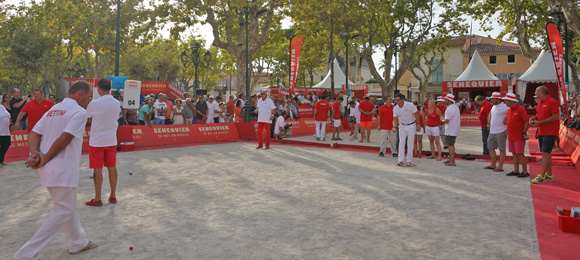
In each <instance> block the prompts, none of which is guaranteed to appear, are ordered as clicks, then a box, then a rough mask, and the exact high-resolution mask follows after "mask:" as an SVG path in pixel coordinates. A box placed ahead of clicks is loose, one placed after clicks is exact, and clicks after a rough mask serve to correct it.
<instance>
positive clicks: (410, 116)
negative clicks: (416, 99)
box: [393, 101, 417, 125]
mask: <svg viewBox="0 0 580 260" xmlns="http://www.w3.org/2000/svg"><path fill="white" fill-rule="evenodd" d="M415 113H417V107H416V106H415V105H413V104H412V103H410V102H407V101H405V103H404V104H403V107H400V106H399V105H395V107H394V108H393V117H397V118H399V124H402V125H410V124H412V123H413V122H415V121H417V118H416V117H415Z"/></svg>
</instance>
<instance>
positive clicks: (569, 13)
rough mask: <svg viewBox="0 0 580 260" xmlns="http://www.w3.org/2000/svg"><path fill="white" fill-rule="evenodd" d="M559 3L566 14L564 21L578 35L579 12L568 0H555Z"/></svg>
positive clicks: (579, 32)
mask: <svg viewBox="0 0 580 260" xmlns="http://www.w3.org/2000/svg"><path fill="white" fill-rule="evenodd" d="M555 1H556V3H558V4H559V5H560V8H561V9H562V12H563V13H564V15H565V16H566V22H567V23H568V26H569V27H570V29H571V30H572V31H574V32H575V33H576V34H578V35H580V14H578V10H576V7H575V6H574V3H573V1H570V0H555Z"/></svg>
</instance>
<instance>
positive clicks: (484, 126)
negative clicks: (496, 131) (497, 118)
mask: <svg viewBox="0 0 580 260" xmlns="http://www.w3.org/2000/svg"><path fill="white" fill-rule="evenodd" d="M475 102H476V103H477V104H478V105H479V106H480V110H479V124H480V126H481V141H483V155H489V150H488V149H487V138H488V137H489V128H488V127H489V122H488V121H487V120H488V116H489V113H491V107H492V106H491V104H490V103H489V102H488V101H487V100H485V97H483V96H481V95H479V96H477V97H475Z"/></svg>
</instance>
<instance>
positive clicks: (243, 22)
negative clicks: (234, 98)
mask: <svg viewBox="0 0 580 260" xmlns="http://www.w3.org/2000/svg"><path fill="white" fill-rule="evenodd" d="M253 1H254V0H253ZM249 5H250V1H249V0H248V1H246V5H245V6H244V7H243V8H237V7H234V8H235V9H236V11H237V12H240V11H242V12H244V19H240V20H239V23H240V25H241V26H243V25H245V26H246V102H244V103H245V105H244V111H245V112H244V122H250V109H252V106H251V105H250V51H249V49H248V43H249V40H248V24H249V21H248V16H249V15H250V6H249ZM266 12H268V10H267V9H261V10H260V11H258V12H256V14H255V15H252V17H254V18H257V17H259V16H260V15H262V14H264V13H266Z"/></svg>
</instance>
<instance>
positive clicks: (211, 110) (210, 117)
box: [205, 96, 220, 124]
mask: <svg viewBox="0 0 580 260" xmlns="http://www.w3.org/2000/svg"><path fill="white" fill-rule="evenodd" d="M219 108H220V106H219V104H218V102H215V101H214V98H213V96H209V98H208V100H207V119H206V120H205V123H206V124H213V123H216V122H215V118H214V117H215V116H216V115H217V113H218V112H217V110H218V109H219Z"/></svg>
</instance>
